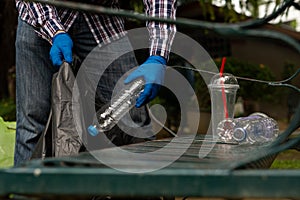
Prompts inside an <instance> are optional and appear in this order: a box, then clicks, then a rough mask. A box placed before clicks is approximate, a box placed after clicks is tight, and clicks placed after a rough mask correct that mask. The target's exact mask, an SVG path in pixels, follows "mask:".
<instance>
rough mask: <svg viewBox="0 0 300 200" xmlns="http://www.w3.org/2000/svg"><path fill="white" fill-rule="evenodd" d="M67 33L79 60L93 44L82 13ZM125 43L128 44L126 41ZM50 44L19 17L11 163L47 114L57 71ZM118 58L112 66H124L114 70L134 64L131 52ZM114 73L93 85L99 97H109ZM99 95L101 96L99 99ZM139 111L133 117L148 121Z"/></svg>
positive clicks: (21, 156) (26, 150) (23, 155)
mask: <svg viewBox="0 0 300 200" xmlns="http://www.w3.org/2000/svg"><path fill="white" fill-rule="evenodd" d="M68 33H69V34H70V36H71V38H72V40H73V42H74V47H73V55H75V56H76V57H77V58H78V60H79V61H83V60H84V59H85V58H86V56H87V55H88V54H89V53H90V52H91V51H92V50H93V49H94V48H95V47H96V46H97V43H96V42H95V40H94V38H93V35H92V34H91V32H90V29H89V27H88V25H87V23H86V22H85V20H84V18H83V16H82V15H79V16H78V18H77V19H76V21H75V22H74V24H73V26H72V27H71V29H70V30H69V31H68ZM127 45H130V44H129V43H128V44H127ZM50 48H51V45H50V44H49V43H48V42H47V41H46V40H44V39H42V38H40V37H39V36H38V35H37V34H36V33H35V31H34V28H33V27H32V26H30V25H28V24H27V23H25V22H23V21H22V20H20V19H19V20H18V29H17V37H16V97H17V101H16V106H17V131H16V146H15V157H14V161H15V166H17V165H20V164H21V163H23V162H24V161H27V160H29V159H30V157H31V155H32V152H33V150H34V148H35V146H36V144H37V141H38V140H39V138H40V135H41V133H42V132H43V131H44V129H45V126H46V122H47V119H48V117H49V113H50V110H51V81H52V77H53V74H54V73H56V72H57V71H58V69H56V68H55V67H53V66H52V63H51V61H50V59H49V51H50ZM105 56H107V55H105ZM98 57H100V56H98ZM95 59H96V58H95ZM100 61H101V60H100ZM120 62H121V63H122V64H120V63H119V64H116V66H124V69H123V70H121V71H120V70H117V71H118V72H117V73H125V72H126V71H128V70H129V68H132V67H135V66H137V62H136V60H135V57H134V54H133V53H131V54H130V55H128V56H126V57H124V59H123V60H121V61H120ZM110 73H111V72H110ZM118 77H120V75H116V76H108V77H107V80H109V81H103V82H102V81H101V84H99V86H98V89H97V94H98V90H101V91H100V93H101V95H98V98H100V101H107V100H108V99H109V98H110V95H111V91H112V89H113V88H112V87H113V84H111V83H115V82H117V80H114V79H117V78H118ZM106 84H107V85H106ZM101 97H103V98H102V99H101ZM96 99H97V97H96ZM103 99H104V100H103ZM103 103H105V102H103ZM139 114H140V115H144V116H141V118H140V119H137V120H138V121H140V120H141V119H142V120H143V121H144V124H145V125H146V124H149V123H150V122H149V117H148V115H147V112H146V111H143V112H139ZM145 115H146V117H145ZM131 142H133V140H130V141H129V140H128V142H127V143H131ZM122 144H126V143H119V145H122Z"/></svg>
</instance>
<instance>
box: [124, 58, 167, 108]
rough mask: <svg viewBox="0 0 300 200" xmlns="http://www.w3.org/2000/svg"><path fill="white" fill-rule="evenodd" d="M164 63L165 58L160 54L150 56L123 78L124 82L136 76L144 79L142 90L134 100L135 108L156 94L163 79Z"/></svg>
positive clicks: (128, 81) (126, 82)
mask: <svg viewBox="0 0 300 200" xmlns="http://www.w3.org/2000/svg"><path fill="white" fill-rule="evenodd" d="M166 63H167V62H166V59H165V58H163V57H161V56H150V57H149V58H148V59H147V60H146V61H145V62H144V63H143V64H142V65H140V66H139V67H138V68H137V69H136V70H134V71H133V72H132V73H131V74H129V75H128V77H127V78H126V79H125V81H124V83H125V84H128V83H130V82H131V81H134V80H135V79H138V78H143V79H144V81H145V87H144V91H143V92H142V93H141V94H140V96H139V97H138V98H137V100H136V104H135V106H136V107H137V108H139V107H141V106H143V105H145V104H147V103H148V102H150V101H151V100H152V99H154V98H155V97H156V96H157V93H158V91H159V89H160V86H161V85H162V84H163V81H164V77H165V71H166Z"/></svg>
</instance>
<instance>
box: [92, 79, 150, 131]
mask: <svg viewBox="0 0 300 200" xmlns="http://www.w3.org/2000/svg"><path fill="white" fill-rule="evenodd" d="M143 87H144V80H142V79H138V80H136V81H134V82H133V83H132V84H129V85H126V86H125V88H124V89H123V90H122V91H121V92H119V93H118V94H117V95H116V96H115V97H113V98H112V100H111V103H108V104H106V105H105V106H103V109H105V110H103V109H100V110H99V111H98V112H97V113H96V116H97V117H96V118H97V121H98V122H97V123H94V124H92V125H90V126H89V127H88V132H89V134H90V135H92V136H96V135H98V134H99V133H100V132H104V131H109V130H110V129H112V128H113V127H114V126H115V125H116V124H117V123H118V121H119V120H120V119H121V118H122V117H123V116H124V115H125V114H126V113H127V112H128V111H129V110H130V109H132V108H133V107H134V105H135V102H136V98H137V97H138V96H139V95H140V93H141V92H142V90H143Z"/></svg>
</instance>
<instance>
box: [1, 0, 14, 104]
mask: <svg viewBox="0 0 300 200" xmlns="http://www.w3.org/2000/svg"><path fill="white" fill-rule="evenodd" d="M16 26H17V11H16V9H15V1H14V0H1V2H0V30H1V32H0V71H1V73H0V99H1V98H4V97H9V95H13V96H12V98H13V97H14V94H10V93H11V92H12V91H11V92H10V93H9V89H8V88H9V84H8V76H9V69H10V68H13V67H14V65H15V35H16ZM10 77H14V76H10ZM13 86H14V78H13V79H12V80H11V83H10V87H13ZM10 90H14V89H10ZM13 92H14V91H13Z"/></svg>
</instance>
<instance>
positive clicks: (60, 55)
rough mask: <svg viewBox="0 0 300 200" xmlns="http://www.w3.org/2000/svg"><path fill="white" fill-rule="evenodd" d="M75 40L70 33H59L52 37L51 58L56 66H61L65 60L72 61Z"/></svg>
mask: <svg viewBox="0 0 300 200" xmlns="http://www.w3.org/2000/svg"><path fill="white" fill-rule="evenodd" d="M72 48H73V41H72V39H71V37H70V36H69V34H68V33H64V32H63V33H59V34H57V35H55V36H54V37H53V39H52V47H51V50H50V59H51V61H52V63H53V65H54V66H55V67H60V66H61V65H62V63H63V61H66V62H67V63H70V64H71V63H72Z"/></svg>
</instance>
